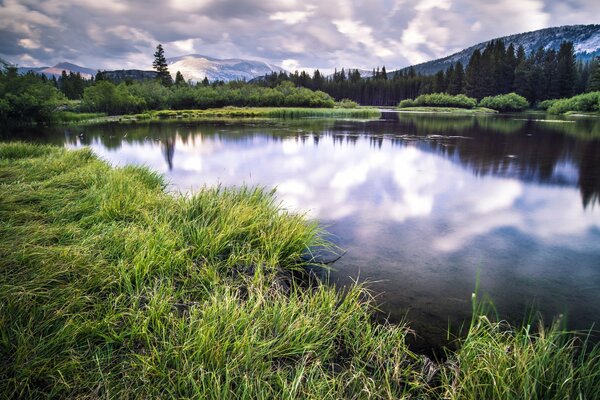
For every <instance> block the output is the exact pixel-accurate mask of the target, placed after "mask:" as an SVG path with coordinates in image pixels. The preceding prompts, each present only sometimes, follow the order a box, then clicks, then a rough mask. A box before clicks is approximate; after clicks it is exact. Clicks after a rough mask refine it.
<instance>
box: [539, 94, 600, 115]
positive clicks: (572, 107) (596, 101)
mask: <svg viewBox="0 0 600 400" xmlns="http://www.w3.org/2000/svg"><path fill="white" fill-rule="evenodd" d="M598 110H600V92H590V93H584V94H580V95H577V96H573V97H570V98H568V99H559V100H556V101H555V102H554V103H553V104H552V105H551V106H550V108H548V112H549V113H551V114H564V113H566V112H569V111H580V112H594V111H598Z"/></svg>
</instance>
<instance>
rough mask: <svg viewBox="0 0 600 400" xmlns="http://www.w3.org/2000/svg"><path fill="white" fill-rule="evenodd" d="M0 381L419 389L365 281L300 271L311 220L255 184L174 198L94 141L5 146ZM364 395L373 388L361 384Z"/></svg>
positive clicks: (58, 385) (16, 391)
mask: <svg viewBox="0 0 600 400" xmlns="http://www.w3.org/2000/svg"><path fill="white" fill-rule="evenodd" d="M0 185H1V190H0V193H1V195H0V196H1V198H0V221H1V223H0V235H1V239H2V240H1V242H0V271H1V274H0V316H1V320H0V360H1V361H0V393H3V394H4V396H5V397H9V398H44V397H60V398H67V397H77V398H80V397H81V398H144V399H147V398H165V397H166V398H183V397H185V398H188V397H190V398H193V397H196V398H215V399H220V398H248V399H256V398H332V399H333V398H344V397H373V398H390V397H402V396H408V395H409V394H410V393H413V392H419V391H421V390H422V388H423V387H424V383H423V382H422V381H421V378H420V375H419V373H418V372H419V368H420V363H421V361H420V360H421V358H419V357H417V356H416V355H415V354H413V353H411V352H410V351H409V350H408V349H407V347H406V345H405V341H404V338H405V336H406V335H407V334H408V332H409V330H408V329H407V328H406V327H404V326H390V325H376V324H374V323H373V322H371V315H372V312H373V304H372V302H371V300H370V297H369V295H368V292H366V290H365V289H364V288H362V287H360V286H355V287H353V288H350V289H349V290H348V291H346V292H344V293H341V292H338V291H336V290H335V288H332V287H327V286H321V285H317V286H315V287H313V288H312V289H310V288H308V289H307V288H306V287H305V285H304V283H303V282H304V280H297V279H294V278H293V276H294V275H295V274H298V273H299V272H294V271H302V270H303V267H304V266H305V265H306V264H307V263H308V261H303V260H305V259H307V258H309V259H310V251H311V249H312V248H314V247H320V246H323V245H324V244H325V243H323V240H322V239H321V238H320V237H321V236H320V231H319V228H318V226H317V224H316V223H314V222H309V221H306V220H305V219H304V218H303V217H302V216H298V215H292V214H288V213H286V212H284V211H282V210H281V209H279V208H278V207H277V203H275V201H274V197H273V195H272V193H269V192H265V191H264V190H259V189H249V188H238V189H224V188H207V189H205V190H202V191H200V192H199V193H197V194H196V195H194V196H178V197H173V196H170V195H167V194H166V193H165V192H164V190H163V187H164V182H163V181H162V179H161V177H160V176H157V175H156V174H154V173H152V172H149V171H148V170H146V169H143V168H137V167H125V168H118V169H113V168H110V167H109V166H108V165H107V164H105V163H104V162H102V161H100V160H98V159H97V158H96V157H95V156H94V155H93V154H92V153H91V151H90V150H83V151H68V150H64V149H59V148H52V147H43V146H32V145H25V144H19V143H16V144H2V145H0ZM367 394H368V396H367Z"/></svg>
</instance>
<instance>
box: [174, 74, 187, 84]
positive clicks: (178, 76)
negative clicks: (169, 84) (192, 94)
mask: <svg viewBox="0 0 600 400" xmlns="http://www.w3.org/2000/svg"><path fill="white" fill-rule="evenodd" d="M185 84H186V83H185V79H184V78H183V75H181V72H179V71H177V74H175V85H176V86H183V85H185Z"/></svg>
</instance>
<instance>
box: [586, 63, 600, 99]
mask: <svg viewBox="0 0 600 400" xmlns="http://www.w3.org/2000/svg"><path fill="white" fill-rule="evenodd" d="M587 91H588V92H597V91H600V57H598V58H596V60H595V61H594V62H593V64H592V67H591V71H590V80H589V81H588V86H587Z"/></svg>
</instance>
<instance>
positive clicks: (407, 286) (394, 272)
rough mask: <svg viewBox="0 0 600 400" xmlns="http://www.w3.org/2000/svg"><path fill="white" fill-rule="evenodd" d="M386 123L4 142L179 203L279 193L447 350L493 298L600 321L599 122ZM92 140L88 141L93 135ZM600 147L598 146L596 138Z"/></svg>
mask: <svg viewBox="0 0 600 400" xmlns="http://www.w3.org/2000/svg"><path fill="white" fill-rule="evenodd" d="M543 118H545V117H543V116H542V117H540V116H539V115H538V116H529V117H523V116H503V117H500V116H494V117H443V116H432V115H416V114H403V115H400V116H398V115H397V114H395V113H389V114H387V113H386V114H383V117H382V119H381V120H377V121H369V122H365V121H345V120H343V121H317V120H304V121H291V122H266V123H265V122H246V123H243V122H242V123H240V122H237V123H234V122H220V123H201V124H196V123H194V124H186V123H165V124H152V125H125V126H120V125H110V126H104V127H91V126H86V127H75V128H62V129H60V130H48V129H46V130H44V131H41V132H36V131H34V130H26V131H22V132H11V133H10V134H6V133H5V134H4V136H3V139H4V140H6V139H11V138H15V137H19V138H22V139H29V140H36V141H40V142H49V143H57V144H64V145H65V146H68V147H81V146H90V147H91V148H92V149H93V150H94V151H95V152H96V153H97V154H99V155H100V156H101V157H103V158H104V159H106V160H109V161H110V162H111V163H113V164H116V165H123V164H127V163H133V164H143V165H148V166H150V167H151V168H153V169H155V170H158V171H160V172H162V173H164V174H165V175H166V176H167V178H168V180H169V181H170V184H171V186H170V188H171V189H172V190H181V191H187V190H197V189H198V188H200V187H202V186H203V185H212V184H217V183H223V184H225V185H240V184H249V185H264V186H267V187H273V186H276V187H277V193H278V196H279V199H280V200H281V201H282V202H283V204H284V206H285V207H286V208H288V209H292V210H298V211H306V212H307V213H308V215H309V216H310V217H313V218H318V219H319V220H320V221H321V222H322V223H323V224H325V225H326V226H327V227H328V230H329V232H331V233H332V234H333V235H334V241H336V242H337V243H338V244H339V245H340V246H341V247H343V248H344V249H345V250H347V252H346V254H345V255H344V256H343V258H342V259H340V260H339V261H338V262H336V263H335V264H334V268H335V271H334V273H333V276H332V278H333V279H334V280H335V281H337V282H338V283H340V284H346V283H348V282H351V280H352V279H356V278H357V277H359V279H360V280H361V281H365V280H367V281H370V282H371V287H372V288H373V290H374V291H375V292H376V293H380V295H379V297H378V301H379V303H380V305H381V309H382V310H383V311H384V312H385V313H387V314H389V316H390V318H391V319H392V320H398V319H400V318H402V317H403V316H407V319H408V320H409V321H410V322H411V326H412V327H413V328H414V329H415V330H416V331H417V333H418V334H419V335H420V337H421V338H423V339H424V340H426V341H427V342H428V343H439V342H440V341H441V340H443V338H444V337H445V333H444V332H445V331H446V330H447V328H448V324H449V323H450V324H451V326H452V327H455V326H458V325H459V324H460V322H461V321H462V320H463V319H468V318H469V313H470V298H471V293H472V291H473V290H474V287H475V281H476V275H477V271H478V270H479V271H480V291H481V292H482V293H486V294H488V295H489V296H490V297H491V298H492V299H493V300H494V303H495V305H496V306H497V308H498V311H499V313H500V315H501V316H502V317H504V318H507V319H509V320H511V321H517V322H518V321H520V320H521V319H522V317H523V316H524V314H525V312H526V311H527V309H528V308H531V306H532V305H535V307H536V308H537V309H539V310H540V311H541V312H542V313H543V314H544V315H545V316H546V318H547V319H548V320H549V319H550V318H551V317H552V316H553V315H557V314H559V313H565V314H567V316H568V322H569V326H570V327H572V328H580V329H585V328H589V327H590V326H591V325H592V324H593V323H594V322H600V201H599V193H600V119H577V120H571V121H568V120H565V121H547V120H544V121H539V120H536V119H543ZM80 134H81V136H80ZM594 136H595V137H596V139H593V137H594Z"/></svg>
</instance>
